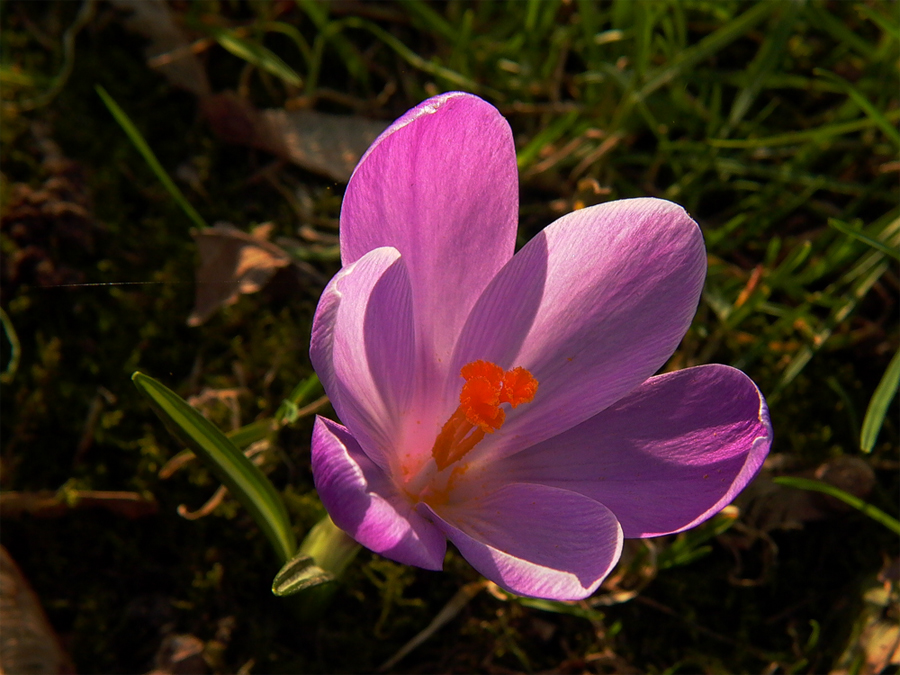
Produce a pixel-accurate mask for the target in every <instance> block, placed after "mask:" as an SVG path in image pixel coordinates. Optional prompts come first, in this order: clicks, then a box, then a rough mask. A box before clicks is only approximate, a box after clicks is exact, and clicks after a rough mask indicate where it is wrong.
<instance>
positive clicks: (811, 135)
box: [706, 110, 900, 149]
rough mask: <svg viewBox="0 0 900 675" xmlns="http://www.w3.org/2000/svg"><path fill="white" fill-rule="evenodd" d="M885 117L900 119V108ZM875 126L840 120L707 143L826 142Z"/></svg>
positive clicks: (730, 145) (869, 122) (758, 145)
mask: <svg viewBox="0 0 900 675" xmlns="http://www.w3.org/2000/svg"><path fill="white" fill-rule="evenodd" d="M884 118H885V119H886V120H888V121H889V122H896V121H897V120H900V110H891V111H889V112H888V113H887V114H886V115H885V116H884ZM874 126H875V121H874V120H872V119H870V118H865V119H860V120H853V121H852V122H838V123H837V124H823V125H822V126H820V127H815V128H812V129H804V130H803V131H793V132H791V133H789V134H778V135H777V136H768V137H765V138H736V139H728V138H709V139H707V141H706V142H707V143H708V144H709V145H711V146H713V147H714V148H750V149H753V148H773V147H777V146H780V145H801V144H803V143H807V142H825V141H828V140H830V139H832V138H834V137H837V136H843V135H845V134H852V133H855V132H857V131H862V130H863V129H869V128H871V127H874Z"/></svg>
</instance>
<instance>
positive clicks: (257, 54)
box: [204, 26, 303, 88]
mask: <svg viewBox="0 0 900 675" xmlns="http://www.w3.org/2000/svg"><path fill="white" fill-rule="evenodd" d="M204 29H205V30H206V31H207V32H208V33H209V34H210V35H211V36H212V37H214V38H215V40H216V42H218V43H219V44H220V45H221V46H222V47H223V48H224V49H226V50H227V51H229V52H231V53H232V54H234V55H235V56H237V57H238V58H239V59H243V60H244V61H246V62H247V63H252V64H253V65H254V66H256V67H257V68H259V69H260V70H264V71H266V72H267V73H270V74H272V75H274V76H275V77H277V78H279V79H281V80H283V81H284V82H286V83H288V84H289V85H291V86H293V87H297V88H299V87H301V86H302V85H303V80H302V79H301V77H300V76H299V75H298V74H297V72H296V71H295V70H294V69H293V68H291V67H290V66H289V65H288V64H286V63H285V62H284V61H282V60H281V58H279V57H278V55H277V54H275V53H274V52H272V51H271V50H269V49H267V48H266V47H264V46H263V45H261V44H259V43H257V42H252V41H251V40H247V39H245V38H242V37H240V36H239V35H237V34H235V33H234V32H233V31H230V30H226V29H224V28H219V27H217V26H204Z"/></svg>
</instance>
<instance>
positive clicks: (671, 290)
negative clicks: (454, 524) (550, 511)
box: [445, 199, 706, 458]
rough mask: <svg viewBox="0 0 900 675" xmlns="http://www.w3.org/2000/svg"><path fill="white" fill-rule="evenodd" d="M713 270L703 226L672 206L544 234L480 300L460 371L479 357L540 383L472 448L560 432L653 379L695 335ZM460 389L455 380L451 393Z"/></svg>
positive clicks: (573, 222) (529, 441)
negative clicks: (694, 321)
mask: <svg viewBox="0 0 900 675" xmlns="http://www.w3.org/2000/svg"><path fill="white" fill-rule="evenodd" d="M705 275H706V251H705V248H704V245H703V237H702V235H701V233H700V229H699V228H698V227H697V224H696V223H695V222H694V221H693V220H692V219H691V218H690V217H689V216H688V215H687V213H685V211H684V209H682V208H681V207H680V206H678V205H677V204H673V203H672V202H667V201H664V200H661V199H627V200H621V201H616V202H611V203H608V204H602V205H598V206H593V207H590V208H586V209H581V210H579V211H575V212H573V213H570V214H568V215H566V216H563V217H562V218H560V219H559V220H557V221H556V222H555V223H553V224H551V225H550V226H548V227H547V228H546V229H544V230H543V232H541V233H540V234H538V235H537V236H536V237H535V238H534V239H532V240H531V241H530V242H529V243H528V244H527V245H526V246H525V247H524V248H523V249H522V250H521V251H519V252H518V253H517V254H516V256H515V258H513V260H512V261H510V262H509V263H508V264H507V265H506V267H504V268H503V270H502V271H501V272H500V273H499V274H498V275H497V276H496V278H495V279H494V280H493V281H492V282H491V284H490V286H488V288H487V289H486V290H485V292H484V294H483V295H482V296H481V297H480V298H479V300H478V303H477V304H476V305H475V307H474V309H473V311H472V313H471V315H470V316H469V319H468V321H467V322H466V325H465V328H464V329H463V333H462V335H461V337H460V341H459V344H458V346H457V349H456V353H455V354H454V361H453V363H454V368H455V369H456V372H458V371H459V368H460V367H461V366H462V365H463V364H465V363H468V362H469V361H472V360H475V359H478V358H480V359H486V360H488V361H492V362H494V363H497V364H499V365H500V366H502V367H503V368H510V367H513V366H522V367H524V368H527V369H528V370H529V371H530V372H531V374H532V375H533V376H534V377H535V378H536V379H537V381H538V382H539V387H538V391H537V395H536V396H535V398H534V400H533V401H532V402H531V403H529V404H528V405H525V406H521V407H520V408H519V409H517V410H514V411H511V412H510V413H509V414H508V416H507V421H506V424H505V425H504V427H503V429H502V430H501V431H500V432H499V433H497V434H495V435H494V436H493V437H491V438H489V439H486V440H485V441H484V442H483V443H482V445H481V446H479V448H478V449H476V451H475V452H479V451H481V452H488V453H490V456H491V457H492V458H496V457H498V456H503V455H504V454H508V453H510V452H515V451H516V450H519V449H522V448H523V447H528V446H530V445H533V444H534V443H536V442H539V441H542V440H544V439H547V438H550V437H552V436H555V435H556V434H559V433H561V432H563V431H565V430H567V429H570V428H572V427H573V426H575V425H577V424H579V423H580V422H583V421H584V420H585V419H588V418H589V417H592V416H593V415H595V414H597V413H598V412H599V411H601V410H603V409H604V408H605V407H607V406H608V405H610V404H612V403H614V402H615V401H617V400H618V399H619V398H621V397H622V396H623V395H625V394H626V393H628V392H629V391H631V390H632V389H634V388H635V387H636V386H638V385H639V384H640V383H641V382H643V381H644V380H646V379H647V378H648V377H650V376H651V375H652V374H653V373H654V372H656V370H658V369H659V368H660V367H661V366H662V365H663V364H664V363H665V362H666V360H667V359H668V358H669V357H670V356H671V355H672V353H673V352H674V351H675V348H676V347H677V346H678V343H679V342H680V341H681V338H682V337H683V336H684V334H685V332H686V331H687V329H688V326H689V325H690V322H691V319H692V318H693V316H694V312H695V311H696V309H697V303H698V301H699V298H700V291H701V289H702V287H703V280H704V277H705ZM458 379H459V378H457V380H458ZM458 387H459V382H458V381H453V380H452V378H451V379H450V380H449V383H448V391H447V393H446V394H445V398H448V399H451V394H452V389H453V388H457V389H458ZM451 402H452V400H451Z"/></svg>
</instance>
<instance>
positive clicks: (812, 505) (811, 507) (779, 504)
mask: <svg viewBox="0 0 900 675" xmlns="http://www.w3.org/2000/svg"><path fill="white" fill-rule="evenodd" d="M779 459H780V457H779V456H777V455H773V456H771V457H770V459H769V460H766V465H765V467H764V469H763V472H762V473H761V474H760V475H759V476H758V477H757V478H756V479H755V480H754V481H753V482H752V483H751V484H750V485H748V486H747V488H746V489H745V490H744V492H742V493H741V494H740V495H739V496H738V498H737V500H735V503H736V504H737V505H738V507H739V508H740V509H741V511H742V512H743V513H745V514H746V515H745V517H744V521H745V522H746V524H747V525H749V526H750V527H751V528H753V529H755V530H758V531H762V532H771V531H773V530H790V529H800V528H801V527H803V524H804V523H807V522H811V521H816V520H824V519H826V518H830V517H833V516H834V515H837V514H840V513H845V512H847V511H850V510H852V509H851V507H849V506H847V505H846V504H844V503H843V502H841V501H839V500H837V499H835V498H834V497H829V496H828V495H823V494H821V493H818V492H809V491H807V490H797V489H796V488H791V487H786V486H782V485H778V484H776V483H773V482H772V480H771V475H772V473H771V471H770V470H769V468H770V466H771V465H772V464H773V463H775V462H777V461H778V460H779ZM770 460H771V461H770ZM782 475H792V476H800V477H803V478H816V479H818V480H822V481H825V482H826V483H830V484H831V485H834V486H836V487H839V488H840V489H841V490H844V491H845V492H849V493H850V494H852V495H854V496H856V497H860V498H862V499H865V498H866V497H868V495H869V493H871V491H872V488H873V487H874V485H875V474H874V472H873V471H872V467H870V466H869V465H868V463H866V461H865V460H863V459H860V458H859V457H853V456H850V455H844V456H841V457H836V458H835V459H833V460H829V461H828V462H825V463H824V464H822V465H821V466H819V467H818V468H817V469H816V470H815V471H814V472H810V471H800V472H788V473H785V474H782Z"/></svg>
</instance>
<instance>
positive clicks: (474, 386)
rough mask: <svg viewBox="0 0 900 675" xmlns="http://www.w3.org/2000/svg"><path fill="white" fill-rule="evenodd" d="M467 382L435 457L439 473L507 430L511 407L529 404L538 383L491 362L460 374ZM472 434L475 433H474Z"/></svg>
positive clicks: (465, 368)
mask: <svg viewBox="0 0 900 675" xmlns="http://www.w3.org/2000/svg"><path fill="white" fill-rule="evenodd" d="M460 375H462V377H463V378H464V379H465V380H466V382H465V384H463V386H462V390H461V391H460V393H459V407H458V408H457V409H456V410H455V411H454V413H453V414H452V415H451V416H450V419H448V420H447V422H446V423H445V424H444V426H443V427H442V428H441V431H440V433H439V434H438V435H437V438H435V439H434V447H433V448H432V449H431V455H432V456H433V457H434V461H435V464H436V465H437V468H438V470H439V471H443V470H444V469H446V468H447V467H448V466H450V465H451V464H453V463H454V462H457V461H459V460H460V459H462V458H463V457H464V456H465V455H466V454H468V452H469V451H470V450H472V448H474V447H475V446H476V445H478V443H480V442H481V440H482V439H483V438H484V435H485V434H492V433H494V432H495V431H497V429H499V428H500V427H502V426H503V422H504V421H505V420H506V411H504V410H503V408H501V407H500V404H502V403H509V404H510V406H511V407H513V408H515V407H517V406H519V405H521V404H522V403H528V402H530V401H531V400H532V399H533V398H534V395H535V393H536V392H537V387H538V382H537V380H535V379H534V377H532V375H531V373H529V372H528V371H527V370H526V369H525V368H522V367H518V368H514V369H512V370H508V371H506V372H504V370H503V369H502V368H501V367H500V366H498V365H496V364H494V363H491V362H489V361H480V360H479V361H472V362H471V363H467V364H466V365H464V366H463V367H462V369H461V370H460ZM470 432H471V433H470Z"/></svg>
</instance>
